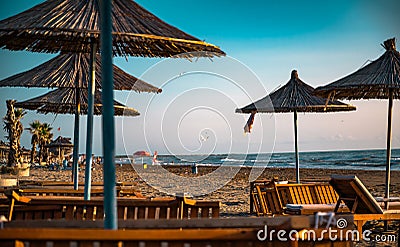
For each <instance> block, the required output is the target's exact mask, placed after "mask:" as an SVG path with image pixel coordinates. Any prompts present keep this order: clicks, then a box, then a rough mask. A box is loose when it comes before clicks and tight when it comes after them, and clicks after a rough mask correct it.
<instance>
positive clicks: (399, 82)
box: [315, 38, 400, 207]
mask: <svg viewBox="0 0 400 247" xmlns="http://www.w3.org/2000/svg"><path fill="white" fill-rule="evenodd" d="M383 47H384V48H385V49H386V51H385V53H384V54H383V55H382V56H380V57H379V58H378V59H376V60H375V61H373V62H371V63H369V64H368V65H366V66H364V67H363V68H361V69H359V70H357V71H355V72H354V73H352V74H350V75H348V76H345V77H343V78H341V79H339V80H337V81H335V82H332V83H330V84H328V85H326V86H323V87H318V88H316V90H315V93H317V94H318V95H322V96H324V97H329V98H337V99H348V100H352V99H356V100H357V99H389V106H388V125H387V143H386V145H387V146H386V185H385V198H389V192H390V188H389V187H390V159H391V158H390V156H391V144H392V106H393V99H400V53H399V52H398V51H396V43H395V39H394V38H393V39H388V40H386V41H385V42H384V43H383ZM388 205H389V204H388V203H387V204H386V207H388Z"/></svg>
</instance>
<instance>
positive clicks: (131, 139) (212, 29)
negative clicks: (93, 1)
mask: <svg viewBox="0 0 400 247" xmlns="http://www.w3.org/2000/svg"><path fill="white" fill-rule="evenodd" d="M40 2H42V1H36V0H31V1H26V0H14V1H1V3H0V7H1V8H0V19H4V18H6V17H9V16H12V15H14V14H17V13H19V12H21V11H23V10H25V9H27V8H29V7H32V6H34V5H35V4H37V3H40ZM138 2H139V3H140V4H141V5H142V6H144V7H145V8H146V9H148V10H149V11H151V12H152V13H154V14H155V15H157V16H158V17H160V18H161V19H162V20H164V21H166V22H167V23H169V24H171V25H174V26H176V27H178V28H179V29H181V30H183V31H185V32H187V33H189V34H191V35H193V36H195V37H198V38H199V39H201V40H205V41H207V42H209V43H213V44H216V45H218V46H220V47H221V48H222V49H223V50H224V51H225V52H226V53H227V54H228V55H229V56H230V57H231V58H234V59H237V60H238V61H240V63H242V64H243V66H247V67H246V68H248V69H249V70H251V71H252V72H253V73H254V74H255V75H256V76H257V77H258V78H259V80H260V82H261V84H262V86H263V87H264V88H265V90H266V91H267V92H270V91H271V90H273V89H275V88H276V87H278V86H279V85H283V84H285V83H286V82H287V81H288V80H289V77H290V72H291V70H292V69H297V70H298V72H299V76H300V78H301V79H302V80H303V81H305V82H307V83H309V84H310V85H312V86H318V85H323V84H326V83H329V82H331V81H334V80H335V79H338V78H340V77H342V76H344V75H346V74H349V73H351V72H353V71H354V70H356V69H358V68H360V67H361V66H362V65H363V64H364V63H365V62H366V61H367V60H374V59H376V58H378V57H379V56H380V55H381V54H382V53H383V52H384V49H383V48H382V47H381V46H380V44H381V43H382V42H383V41H384V40H386V39H387V38H391V37H396V38H397V39H399V38H400V28H399V26H398V23H400V15H398V14H397V13H396V12H395V11H394V10H398V9H400V8H399V7H400V3H399V1H397V0H382V1H375V0H355V1H352V0H349V1H342V0H338V1H301V2H300V1H261V0H260V1H227V0H217V1H215V0H214V1H210V0H204V1H183V0H170V1H145V0H140V1H138ZM397 46H399V45H398V44H397ZM53 56H54V55H52V54H38V53H28V52H10V51H6V50H0V61H1V68H0V79H3V78H6V77H8V76H11V75H13V74H15V73H18V72H22V71H25V70H27V69H30V68H32V67H34V66H36V65H38V64H40V63H42V62H44V61H46V60H48V59H50V58H52V57H53ZM160 61H162V60H161V59H148V58H147V59H144V58H129V60H128V62H127V61H126V60H125V59H124V58H116V59H115V60H114V62H115V64H116V65H118V66H120V67H121V68H123V69H124V70H126V71H127V72H129V73H131V74H134V75H136V76H140V75H142V76H143V77H145V78H149V79H153V81H149V82H150V83H153V84H154V85H156V86H162V85H163V83H164V82H163V81H162V80H160V81H158V80H157V78H155V77H152V76H149V75H148V72H146V71H147V70H148V69H150V71H153V72H154V69H153V70H151V66H154V65H156V64H157V63H158V62H160ZM215 61H217V59H215ZM221 61H224V60H221ZM217 63H218V62H216V63H215V64H217ZM226 63H227V64H229V62H226ZM226 63H225V64H226ZM231 65H232V64H230V66H231ZM157 66H159V65H156V68H157ZM232 66H233V65H232ZM228 70H229V67H225V68H224V71H225V72H227V73H228V72H229V71H228ZM244 73H245V72H244ZM246 73H247V72H246ZM188 79H189V80H190V82H180V81H179V80H176V81H175V84H168V85H166V87H165V88H164V92H163V93H162V94H160V95H157V97H156V98H155V99H156V100H155V101H152V102H155V103H154V104H153V105H152V106H151V107H150V108H149V110H150V109H152V111H153V113H158V112H160V113H164V112H166V113H167V112H169V111H172V112H183V113H184V112H185V111H187V110H189V109H186V108H187V107H189V106H188V105H190V104H188V105H185V104H182V103H181V104H176V105H174V104H175V103H177V102H180V101H179V100H180V99H177V98H176V97H177V95H181V94H182V93H184V92H186V93H187V92H191V93H193V95H195V96H193V97H192V99H193V102H197V104H199V105H201V106H207V107H209V108H210V107H211V108H215V109H218V111H219V112H220V113H221V114H222V116H223V117H222V118H221V119H219V117H220V116H221V114H220V115H218V114H217V115H215V116H216V117H215V119H214V120H210V121H208V120H203V121H201V120H202V119H204V118H203V117H202V116H203V115H202V114H205V112H199V115H196V112H193V113H191V114H193V115H191V116H190V118H188V119H190V120H191V121H186V122H188V123H186V125H185V126H183V125H182V126H183V127H181V129H178V130H177V129H176V126H175V125H176V124H177V123H176V121H175V120H176V119H174V118H173V117H171V120H168V119H167V120H165V121H166V122H164V123H162V121H163V119H158V120H157V121H159V122H157V121H155V120H152V121H148V122H147V125H146V126H150V128H151V129H152V128H158V127H159V126H160V125H161V126H163V127H162V130H163V131H165V132H166V133H170V134H171V133H172V134H171V135H170V136H174V133H175V132H176V134H177V135H178V136H180V135H181V134H182V135H183V137H182V140H181V142H184V143H183V145H184V146H188V149H187V150H197V152H203V151H204V152H209V150H212V151H213V152H227V151H232V152H247V150H250V152H256V151H258V150H259V148H261V151H266V152H267V151H271V148H272V146H273V147H274V150H276V151H292V150H293V124H292V115H290V114H277V115H275V116H273V117H271V116H270V115H268V114H265V115H259V116H257V117H256V123H255V126H254V130H253V133H252V134H251V135H250V136H247V137H243V135H242V128H243V125H244V123H245V121H246V118H247V116H246V115H238V114H235V113H234V109H235V108H236V107H238V106H244V105H246V104H247V103H250V101H249V99H248V98H246V97H243V95H240V94H238V93H237V92H236V91H235V89H234V87H231V85H230V84H229V83H226V82H222V81H221V82H219V83H220V87H219V86H218V87H216V88H213V89H215V90H213V92H214V93H215V95H214V96H213V94H209V93H207V92H204V90H203V91H201V90H199V91H196V92H195V91H190V90H191V88H201V87H210V85H216V84H217V83H214V82H218V80H219V79H216V78H211V77H210V78H208V77H207V78H203V77H197V79H196V78H192V77H188ZM242 79H243V78H242ZM251 80H252V79H249V81H251ZM205 81H208V84H207V83H206V82H205ZM180 83H182V84H180ZM241 83H242V85H243V86H244V87H246V85H247V86H248V87H250V86H252V85H253V84H252V82H246V79H243V80H242V82H241ZM188 90H189V91H188ZM46 91H47V90H46V89H19V88H18V89H17V88H11V89H10V88H1V89H0V99H2V101H3V103H1V102H0V115H1V116H4V114H5V112H6V107H5V103H4V100H5V99H7V98H15V99H17V100H25V99H27V98H30V97H34V96H37V95H39V94H41V93H44V92H46ZM250 91H251V90H250ZM266 91H263V90H253V91H252V93H251V94H252V97H253V98H254V99H258V98H260V97H262V96H263V95H264V94H265V93H266ZM218 92H224V93H225V95H224V96H221V95H220V94H218ZM115 95H116V98H117V99H118V100H120V101H121V102H124V103H128V105H129V106H133V107H135V108H137V109H138V110H139V111H140V112H141V113H142V116H141V117H138V118H135V119H129V120H124V119H120V118H119V119H117V120H116V126H117V131H116V133H117V136H116V143H117V153H120V154H123V153H124V152H125V149H126V151H127V152H128V153H131V152H132V151H134V150H138V149H150V150H154V149H157V150H159V151H160V152H161V153H167V152H168V148H166V147H168V146H173V147H175V146H177V145H180V144H181V143H179V142H178V141H177V140H175V139H173V140H170V141H169V142H170V143H167V144H168V145H165V143H162V142H165V141H166V140H160V139H157V138H156V137H154V138H153V137H152V138H153V139H152V138H150V137H148V136H145V135H146V134H143V133H144V131H143V126H144V121H145V120H146V117H147V116H148V115H145V114H144V113H146V109H147V106H148V102H149V100H151V99H152V95H149V94H138V95H137V94H128V93H120V92H117V93H115ZM188 95H189V96H190V95H191V94H190V93H189V94H188ZM183 96H185V95H183ZM228 96H229V97H228ZM184 98H185V97H183V98H182V99H184ZM222 98H223V99H222ZM225 98H226V99H228V98H229V100H227V101H226V103H224V102H225V101H224V99H225ZM168 100H169V101H168ZM202 100H203V101H202ZM228 101H229V102H231V103H229V102H228ZM204 102H206V103H204ZM232 102H233V103H232ZM164 103H166V104H169V103H170V104H169V105H168V106H169V107H176V108H168V109H167V108H165V105H163V104H164ZM350 103H351V104H354V105H356V106H357V107H358V110H357V112H353V113H337V114H301V115H300V116H299V145H300V147H299V148H300V151H306V150H307V151H308V150H336V149H365V148H384V147H385V143H386V142H385V133H386V112H387V109H386V108H387V102H386V101H377V100H370V101H352V102H350ZM185 107H186V108H185ZM191 107H192V108H193V107H194V105H193V106H191ZM213 114H214V113H212V114H210V115H207V116H212V115H213ZM160 115H162V114H160ZM398 115H399V111H398V103H397V102H396V103H395V105H394V123H397V122H398V121H399V117H398ZM168 116H173V114H169V115H168ZM176 118H178V116H176ZM34 119H39V120H41V121H46V122H50V123H52V124H53V126H54V128H55V129H57V128H58V127H60V128H61V131H55V135H56V136H57V135H58V134H61V135H64V136H70V137H72V133H73V132H72V125H73V117H72V116H55V115H46V116H45V115H37V114H34V113H33V112H29V113H28V115H27V116H26V118H25V119H24V121H23V124H24V125H25V126H27V125H28V123H29V122H31V121H32V120H34ZM154 119H156V118H154ZM225 119H226V120H227V122H226V121H225ZM199 120H200V121H199ZM85 121H86V118H85V117H83V118H82V120H81V126H82V127H81V131H82V133H83V134H82V138H81V143H80V150H84V147H85V141H84V138H83V137H84V136H85V135H84V133H85V131H86V130H85V123H86V122H85ZM125 121H126V122H125ZM168 121H172V122H171V125H169V124H167V123H169V122H168ZM174 121H175V122H174ZM194 122H196V124H194ZM184 123H185V121H182V124H184ZM227 123H228V124H227ZM261 124H262V126H261ZM153 125H154V126H153ZM164 125H165V126H164ZM225 125H226V126H225ZM224 126H225V127H224ZM100 127H101V126H100V121H99V118H97V119H96V120H95V129H94V130H95V133H100ZM226 127H229V128H226ZM206 129H209V131H208V132H207V131H206V132H204V131H205V130H206ZM227 129H230V132H226V130H227ZM271 129H273V130H272V131H271ZM202 131H203V132H202ZM212 131H214V132H213V133H214V134H215V135H216V136H218V138H216V139H215V140H217V141H216V143H218V145H216V146H215V145H214V144H215V143H214V144H213V143H211V141H210V143H208V142H203V143H201V144H204V145H203V146H204V148H205V149H204V150H203V149H201V148H200V149H196V145H197V144H198V142H199V140H198V139H199V136H202V137H204V135H210V133H211V132H212ZM146 133H148V132H146ZM191 133H192V134H193V136H191ZM232 133H233V134H232ZM4 135H5V133H4V131H1V132H0V138H1V139H4ZM236 135H237V136H236ZM399 135H400V129H398V128H397V126H396V124H395V125H394V126H393V145H394V147H399V146H400V138H399V137H400V136H399ZM123 136H124V138H123ZM175 136H176V135H175ZM232 136H233V137H232ZM274 136H275V139H274V138H273V137H274ZM261 137H262V138H261ZM29 138H30V136H29V134H27V133H24V135H23V138H22V144H23V145H25V146H29ZM171 138H172V137H171ZM232 138H234V139H232ZM241 138H242V139H241ZM273 139H274V141H273V143H274V145H273V144H271V143H272V141H271V140H273ZM146 140H147V141H149V142H150V143H149V147H147V145H146ZM210 140H212V141H215V140H214V139H213V138H212V137H210ZM167 142H168V140H167ZM261 142H266V143H269V144H268V145H266V146H267V147H264V146H262V147H260V143H261ZM124 143H125V145H124ZM229 143H230V144H232V143H234V145H233V148H231V149H229V150H228V149H227V146H229ZM208 144H210V147H207V146H208ZM213 145H214V146H213ZM231 146H232V145H231ZM189 147H190V148H189ZM202 148H203V147H202ZM94 152H95V153H96V154H99V153H101V138H100V135H95V145H94ZM175 152H185V149H178V150H177V151H175ZM187 152H188V153H190V152H191V151H187Z"/></svg>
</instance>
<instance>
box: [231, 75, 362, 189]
mask: <svg viewBox="0 0 400 247" xmlns="http://www.w3.org/2000/svg"><path fill="white" fill-rule="evenodd" d="M313 91H314V88H313V87H311V86H310V85H308V84H306V83H304V82H303V81H302V80H300V78H299V76H298V74H297V71H296V70H293V71H292V74H291V78H290V80H289V82H288V83H286V85H284V86H282V87H281V88H279V89H278V90H276V91H275V92H273V93H271V94H269V95H267V96H266V97H264V98H262V99H260V100H258V101H256V102H254V103H252V104H250V105H248V106H245V107H243V108H240V109H236V113H251V114H252V115H251V116H250V119H249V121H248V124H246V126H245V130H248V131H247V132H250V129H251V124H252V122H253V120H254V115H255V114H256V113H257V112H261V113H274V112H281V113H285V112H293V114H294V139H295V141H294V145H295V146H294V147H295V157H296V182H297V183H300V174H299V152H298V144H297V112H338V111H354V110H355V109H356V108H355V107H354V106H351V105H348V104H345V103H342V102H340V101H332V100H329V101H327V99H326V98H322V97H318V96H315V95H313Z"/></svg>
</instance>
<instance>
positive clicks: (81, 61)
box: [0, 53, 162, 93]
mask: <svg viewBox="0 0 400 247" xmlns="http://www.w3.org/2000/svg"><path fill="white" fill-rule="evenodd" d="M100 59H101V58H100V55H97V56H96V61H95V62H96V63H95V66H96V67H97V68H100V67H101V64H100ZM89 67H90V56H89V54H85V53H68V54H61V55H58V56H56V57H54V58H53V59H50V60H49V61H47V62H44V63H42V64H40V65H38V66H36V67H34V68H32V69H30V70H28V71H25V72H22V73H19V74H16V75H13V76H10V77H8V78H5V79H3V80H0V87H28V88H30V87H46V88H74V87H76V86H78V87H79V88H88V87H89V79H90V71H89ZM113 70H114V89H115V90H133V91H136V92H139V93H140V92H147V93H161V92H162V90H161V89H160V88H157V87H155V86H153V85H151V84H149V83H147V82H144V81H142V80H139V79H138V78H136V77H135V76H132V75H130V74H128V73H126V72H125V71H123V70H122V69H120V68H119V67H118V66H115V65H113ZM95 73H96V75H95V85H96V88H101V73H100V70H96V71H95ZM76 82H79V84H78V85H76Z"/></svg>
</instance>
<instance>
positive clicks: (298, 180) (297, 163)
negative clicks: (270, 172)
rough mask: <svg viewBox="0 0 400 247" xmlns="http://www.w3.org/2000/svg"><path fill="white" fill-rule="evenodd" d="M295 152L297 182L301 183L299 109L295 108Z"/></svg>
mask: <svg viewBox="0 0 400 247" xmlns="http://www.w3.org/2000/svg"><path fill="white" fill-rule="evenodd" d="M293 113H294V117H293V119H294V152H295V158H296V183H298V184H299V183H300V164H299V148H298V143H297V110H296V109H295V110H294V112H293Z"/></svg>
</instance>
